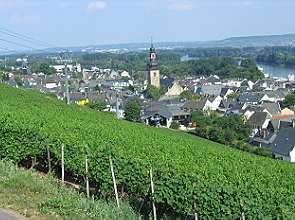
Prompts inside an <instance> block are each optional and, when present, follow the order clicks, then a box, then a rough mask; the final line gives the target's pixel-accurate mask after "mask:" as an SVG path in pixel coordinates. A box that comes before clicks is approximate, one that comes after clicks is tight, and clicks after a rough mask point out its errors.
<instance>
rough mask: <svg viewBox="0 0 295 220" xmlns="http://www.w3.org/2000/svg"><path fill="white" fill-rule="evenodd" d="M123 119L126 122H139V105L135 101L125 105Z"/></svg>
mask: <svg viewBox="0 0 295 220" xmlns="http://www.w3.org/2000/svg"><path fill="white" fill-rule="evenodd" d="M124 112H125V119H126V120H128V121H139V119H140V105H139V104H138V102H137V101H136V100H130V101H128V102H127V103H126V105H125V108H124Z"/></svg>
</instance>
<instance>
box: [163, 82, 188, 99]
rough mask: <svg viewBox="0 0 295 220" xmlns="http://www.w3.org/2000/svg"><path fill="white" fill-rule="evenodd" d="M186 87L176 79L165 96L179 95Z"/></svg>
mask: <svg viewBox="0 0 295 220" xmlns="http://www.w3.org/2000/svg"><path fill="white" fill-rule="evenodd" d="M183 91H184V89H183V88H182V86H181V85H180V84H179V83H178V82H177V81H174V82H173V83H172V85H171V86H170V87H168V91H167V92H166V93H165V96H179V95H180V94H181V93H182V92H183Z"/></svg>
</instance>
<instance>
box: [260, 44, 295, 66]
mask: <svg viewBox="0 0 295 220" xmlns="http://www.w3.org/2000/svg"><path fill="white" fill-rule="evenodd" d="M257 61H258V62H262V63H268V64H271V65H282V66H287V67H294V66H295V49H294V47H266V48H264V49H263V50H261V51H260V52H259V53H258V55H257Z"/></svg>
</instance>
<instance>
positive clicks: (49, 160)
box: [47, 145, 51, 173]
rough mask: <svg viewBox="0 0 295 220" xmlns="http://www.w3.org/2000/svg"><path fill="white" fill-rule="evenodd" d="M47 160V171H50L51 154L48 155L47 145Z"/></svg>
mask: <svg viewBox="0 0 295 220" xmlns="http://www.w3.org/2000/svg"><path fill="white" fill-rule="evenodd" d="M47 161H48V172H49V173H51V155H50V149H49V146H48V145H47Z"/></svg>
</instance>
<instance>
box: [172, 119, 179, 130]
mask: <svg viewBox="0 0 295 220" xmlns="http://www.w3.org/2000/svg"><path fill="white" fill-rule="evenodd" d="M179 127H180V125H179V123H178V122H177V121H172V123H171V125H170V128H172V129H175V130H178V129H179Z"/></svg>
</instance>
